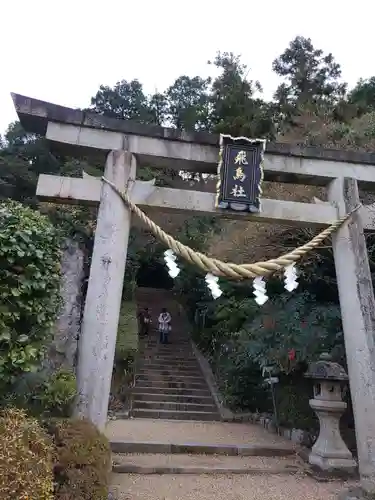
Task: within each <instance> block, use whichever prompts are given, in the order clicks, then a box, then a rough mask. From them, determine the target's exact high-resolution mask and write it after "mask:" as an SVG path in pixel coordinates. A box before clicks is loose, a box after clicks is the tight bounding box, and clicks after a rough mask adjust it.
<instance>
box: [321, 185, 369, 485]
mask: <svg viewBox="0 0 375 500" xmlns="http://www.w3.org/2000/svg"><path fill="white" fill-rule="evenodd" d="M328 196H329V199H330V201H331V202H333V203H335V204H336V205H337V208H338V212H339V216H340V217H341V216H343V215H345V214H346V213H348V212H350V211H351V210H352V209H354V208H355V207H356V206H357V205H358V204H359V202H360V201H359V195H358V187H357V181H356V180H355V179H350V178H339V179H335V180H334V181H332V183H331V185H330V188H329V194H328ZM332 246H333V253H334V257H335V267H336V276H337V286H338V289H339V296H340V306H341V317H342V324H343V330H344V337H345V348H346V357H347V363H348V373H349V381H350V392H351V396H352V400H353V409H354V419H355V429H356V437H357V448H358V466H359V472H360V476H361V484H362V487H363V489H364V490H365V491H366V492H368V493H372V494H374V493H375V299H374V290H373V286H372V282H371V272H370V266H369V261H368V255H367V248H366V241H365V237H364V232H363V225H362V221H361V216H360V214H359V213H358V211H357V212H355V213H354V214H353V215H352V217H351V219H350V221H349V222H348V223H347V224H344V225H343V226H342V227H341V228H340V229H339V230H338V232H337V233H336V234H335V235H334V236H333V237H332Z"/></svg>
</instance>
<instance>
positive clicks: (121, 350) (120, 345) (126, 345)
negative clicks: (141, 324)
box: [115, 301, 138, 362]
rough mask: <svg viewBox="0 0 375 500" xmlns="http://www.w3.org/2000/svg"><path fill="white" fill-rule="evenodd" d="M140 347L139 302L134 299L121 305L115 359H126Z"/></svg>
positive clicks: (118, 360)
mask: <svg viewBox="0 0 375 500" xmlns="http://www.w3.org/2000/svg"><path fill="white" fill-rule="evenodd" d="M137 349H138V321H137V304H136V303H135V302H134V301H124V302H122V305H121V311H120V318H119V324H118V330H117V340H116V352H115V361H116V362H121V361H123V360H126V359H127V358H128V356H129V353H130V354H131V353H134V352H135V351H137Z"/></svg>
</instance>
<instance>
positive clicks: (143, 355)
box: [139, 351, 197, 365]
mask: <svg viewBox="0 0 375 500" xmlns="http://www.w3.org/2000/svg"><path fill="white" fill-rule="evenodd" d="M139 360H140V361H147V362H151V361H152V362H155V363H156V362H158V363H181V364H184V363H186V365H190V364H193V363H195V364H197V359H196V358H195V357H194V356H192V355H188V354H187V355H186V356H182V355H181V354H180V353H178V354H175V353H167V354H165V353H161V354H159V353H158V352H157V351H156V352H153V351H146V352H140V353H139Z"/></svg>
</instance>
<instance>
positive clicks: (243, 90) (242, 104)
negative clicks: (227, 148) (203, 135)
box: [209, 52, 272, 137]
mask: <svg viewBox="0 0 375 500" xmlns="http://www.w3.org/2000/svg"><path fill="white" fill-rule="evenodd" d="M209 64H211V63H209ZM212 64H214V66H216V67H217V68H218V69H219V70H220V71H221V73H220V75H219V76H218V77H217V78H216V79H215V80H214V81H213V83H212V89H211V97H210V101H211V106H212V111H211V121H212V125H213V129H214V130H215V132H223V133H231V134H233V135H244V136H248V137H257V136H258V137H264V136H270V135H272V120H271V113H270V111H271V110H270V107H269V106H268V105H267V104H266V103H265V102H264V101H263V100H262V99H260V98H259V97H258V98H257V97H255V93H256V92H261V90H262V89H261V85H260V83H259V82H254V81H252V80H248V79H247V75H248V72H249V70H248V68H247V67H246V66H245V65H244V64H242V63H241V60H240V57H239V56H235V55H234V54H233V53H232V52H224V53H220V52H219V53H218V54H217V55H216V58H215V59H214V61H213V62H212Z"/></svg>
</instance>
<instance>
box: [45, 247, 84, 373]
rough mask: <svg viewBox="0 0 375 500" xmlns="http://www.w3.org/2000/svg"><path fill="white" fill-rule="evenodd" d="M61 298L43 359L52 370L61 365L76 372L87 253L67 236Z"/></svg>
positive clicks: (63, 255) (63, 251) (63, 252)
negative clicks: (52, 331)
mask: <svg viewBox="0 0 375 500" xmlns="http://www.w3.org/2000/svg"><path fill="white" fill-rule="evenodd" d="M61 274H62V279H61V297H62V302H63V305H62V307H61V311H60V313H59V317H58V319H57V322H56V325H55V331H54V336H53V340H52V342H51V345H50V346H49V349H48V355H47V356H46V358H45V360H44V363H43V364H44V367H45V368H46V369H47V370H48V371H49V372H54V371H56V370H58V369H59V368H61V367H63V368H68V369H71V370H73V371H75V368H76V355H77V345H78V337H79V332H80V326H81V308H82V295H83V291H82V288H83V282H84V277H85V252H84V250H83V249H82V248H81V246H80V245H79V243H78V242H77V241H74V240H71V239H66V240H65V241H64V242H63V244H62V259H61Z"/></svg>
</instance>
